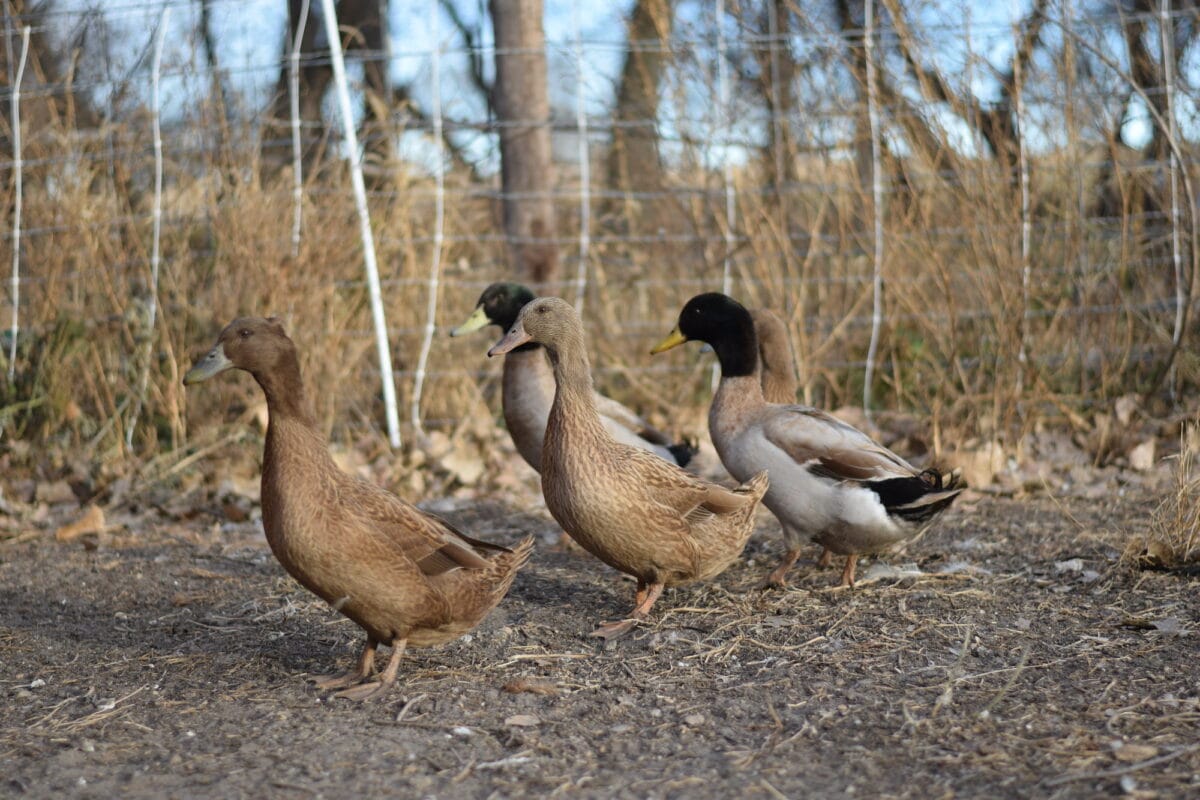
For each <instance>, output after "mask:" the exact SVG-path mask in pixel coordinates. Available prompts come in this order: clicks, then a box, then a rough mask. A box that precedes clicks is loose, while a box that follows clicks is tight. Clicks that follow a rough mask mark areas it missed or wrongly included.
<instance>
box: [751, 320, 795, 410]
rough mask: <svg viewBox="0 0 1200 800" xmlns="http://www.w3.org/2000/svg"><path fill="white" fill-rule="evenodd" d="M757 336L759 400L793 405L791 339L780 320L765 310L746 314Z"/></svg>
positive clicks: (793, 379) (793, 382)
mask: <svg viewBox="0 0 1200 800" xmlns="http://www.w3.org/2000/svg"><path fill="white" fill-rule="evenodd" d="M750 317H751V318H752V319H753V320H754V333H755V334H756V335H757V336H758V359H759V365H760V366H761V367H762V375H761V379H762V380H761V382H762V390H763V397H765V398H766V400H767V402H768V403H794V402H796V390H797V389H798V388H799V387H800V382H799V381H798V380H797V379H796V364H795V362H794V361H793V360H792V339H791V337H790V336H789V335H788V329H787V324H786V323H785V322H784V321H783V317H781V316H779V315H778V314H776V313H775V312H774V311H772V310H771V309H769V308H756V309H754V310H753V311H751V312H750Z"/></svg>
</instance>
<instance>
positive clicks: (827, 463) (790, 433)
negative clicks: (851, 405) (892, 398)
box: [761, 405, 917, 481]
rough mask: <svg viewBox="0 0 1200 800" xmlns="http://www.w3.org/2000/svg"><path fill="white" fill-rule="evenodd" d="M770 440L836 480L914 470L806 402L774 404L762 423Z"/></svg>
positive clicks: (869, 478)
mask: <svg viewBox="0 0 1200 800" xmlns="http://www.w3.org/2000/svg"><path fill="white" fill-rule="evenodd" d="M761 425H762V433H763V436H764V438H765V439H766V440H767V442H769V443H770V444H772V445H774V446H775V447H778V448H779V449H780V450H782V451H783V452H785V453H786V454H787V455H788V456H789V457H790V458H791V459H792V460H793V461H794V462H796V464H797V465H798V466H803V467H806V468H808V469H809V470H810V471H812V472H814V473H818V474H822V475H825V476H827V477H830V478H834V479H836V480H851V481H876V480H886V479H888V478H911V477H913V476H914V475H916V474H917V470H916V469H914V468H913V466H912V465H911V464H909V463H908V462H907V461H905V460H904V459H903V458H901V457H900V456H898V455H896V454H895V453H893V452H892V451H891V450H888V449H887V448H886V447H884V446H883V445H881V444H879V443H878V442H876V441H875V440H874V439H872V438H871V437H870V436H867V435H866V434H865V433H863V432H862V431H860V430H859V429H858V428H855V427H854V426H852V425H847V424H846V423H845V422H842V421H841V420H840V419H838V418H837V417H834V416H833V415H831V414H827V413H825V412H824V411H820V410H819V409H815V408H810V407H808V406H798V405H792V406H777V407H774V408H772V409H771V412H770V414H769V416H768V417H767V419H765V420H764V421H763V422H762V423H761Z"/></svg>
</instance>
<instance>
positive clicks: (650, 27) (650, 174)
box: [608, 0, 673, 227]
mask: <svg viewBox="0 0 1200 800" xmlns="http://www.w3.org/2000/svg"><path fill="white" fill-rule="evenodd" d="M672 2H673V0H637V2H635V3H634V5H633V8H632V9H631V10H630V12H629V20H628V23H627V25H626V31H627V36H626V41H627V42H628V46H627V49H626V51H625V65H624V67H623V68H622V69H621V82H620V84H619V86H618V88H617V103H616V108H615V109H614V110H613V129H612V149H611V150H609V153H608V185H609V186H611V187H613V188H616V189H619V190H620V191H621V193H622V197H621V200H620V201H619V202H620V204H621V207H620V208H614V209H610V211H612V212H616V213H618V214H620V215H621V216H622V217H624V219H625V220H627V221H628V222H629V223H630V224H631V225H632V224H633V222H634V220H639V219H640V220H644V221H645V222H646V223H648V225H649V226H650V227H657V222H656V218H657V214H655V213H654V209H655V207H657V206H658V205H659V204H658V203H657V202H656V200H657V198H654V197H650V198H644V197H643V198H635V197H634V195H635V194H638V193H648V194H651V195H652V194H653V193H656V192H661V191H662V188H663V173H662V163H661V161H660V160H659V156H658V92H659V87H660V86H661V85H662V78H663V73H664V72H665V70H666V54H665V46H664V45H665V44H666V42H667V41H668V39H669V38H670V36H671V22H672V13H671V5H672ZM639 206H640V208H639Z"/></svg>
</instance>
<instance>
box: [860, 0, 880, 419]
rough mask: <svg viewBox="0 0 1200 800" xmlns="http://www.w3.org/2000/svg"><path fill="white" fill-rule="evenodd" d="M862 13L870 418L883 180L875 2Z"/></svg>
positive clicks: (867, 405)
mask: <svg viewBox="0 0 1200 800" xmlns="http://www.w3.org/2000/svg"><path fill="white" fill-rule="evenodd" d="M863 13H864V14H865V16H866V24H865V25H864V30H863V49H864V50H865V55H866V61H867V120H868V124H869V125H870V128H871V207H872V208H871V212H872V216H873V238H874V249H873V251H872V256H871V262H872V263H871V292H872V300H871V341H870V343H869V344H868V345H867V365H866V369H865V370H864V371H863V413H865V414H866V415H867V418H868V419H870V418H871V384H872V383H873V382H874V380H875V358H876V356H877V355H878V352H879V334H880V329H881V328H882V327H883V180H882V178H881V176H880V171H881V170H880V166H881V165H880V161H881V158H880V149H881V148H880V144H881V143H880V139H879V136H880V132H879V104H878V97H877V94H876V86H875V84H876V80H877V79H876V76H875V2H874V0H866V4H865V8H864V10H863Z"/></svg>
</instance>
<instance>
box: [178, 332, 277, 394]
mask: <svg viewBox="0 0 1200 800" xmlns="http://www.w3.org/2000/svg"><path fill="white" fill-rule="evenodd" d="M295 363H296V346H295V344H293V343H292V340H291V339H289V338H288V335H287V333H286V332H285V331H284V330H283V325H282V324H281V323H280V321H279V318H278V317H266V318H264V317H242V318H240V319H235V320H234V321H233V322H231V323H229V324H228V325H226V326H225V330H223V331H221V335H220V336H218V337H217V343H216V344H215V345H214V346H213V348H212V350H209V351H208V353H207V354H206V355H205V356H203V357H202V358H201V359H200V360H199V361H197V362H196V363H195V365H194V366H193V367H192V368H191V369H190V370H188V372H187V374H186V375H184V376H183V383H184V385H185V386H188V385H191V384H193V383H200V382H201V381H206V380H208V379H209V378H211V377H213V376H214V375H220V374H221V373H222V372H225V371H226V370H230V369H244V370H245V371H246V372H249V373H251V374H253V375H265V374H269V373H271V372H274V371H275V370H276V369H278V368H279V367H280V366H282V365H286V364H295Z"/></svg>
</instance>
